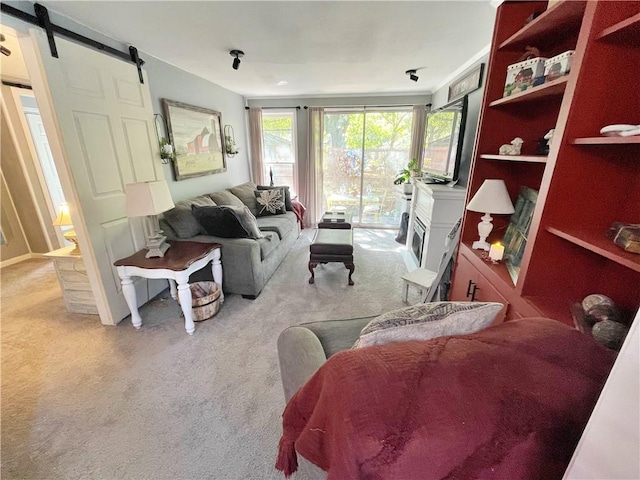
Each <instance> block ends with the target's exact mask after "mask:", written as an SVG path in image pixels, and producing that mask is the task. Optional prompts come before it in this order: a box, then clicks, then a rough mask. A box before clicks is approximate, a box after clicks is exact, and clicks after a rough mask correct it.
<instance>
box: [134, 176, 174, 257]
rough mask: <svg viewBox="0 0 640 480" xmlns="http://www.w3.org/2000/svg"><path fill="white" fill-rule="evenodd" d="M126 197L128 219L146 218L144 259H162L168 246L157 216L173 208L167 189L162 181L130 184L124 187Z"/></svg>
mask: <svg viewBox="0 0 640 480" xmlns="http://www.w3.org/2000/svg"><path fill="white" fill-rule="evenodd" d="M125 193H126V195H127V215H128V216H129V217H146V218H145V222H144V227H145V228H144V236H145V237H146V240H147V245H146V247H145V248H146V249H147V250H148V252H147V254H146V255H145V256H146V258H151V257H164V253H165V252H166V251H167V250H168V249H169V247H170V245H169V244H168V243H166V242H165V240H166V239H167V237H166V236H164V235H162V230H160V224H159V223H158V214H159V213H162V212H166V211H167V210H170V209H172V208H173V207H174V205H173V200H172V199H171V193H169V187H168V185H167V182H165V181H164V180H156V181H153V182H140V183H130V184H128V185H125Z"/></svg>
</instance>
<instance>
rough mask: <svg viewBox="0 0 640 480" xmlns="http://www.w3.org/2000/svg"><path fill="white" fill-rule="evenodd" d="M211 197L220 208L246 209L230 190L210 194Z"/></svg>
mask: <svg viewBox="0 0 640 480" xmlns="http://www.w3.org/2000/svg"><path fill="white" fill-rule="evenodd" d="M209 196H210V197H211V199H212V200H213V201H214V202H215V203H216V205H218V206H225V207H226V206H229V205H234V206H236V207H244V203H242V200H240V199H239V198H238V197H236V196H235V195H234V194H233V193H231V192H230V191H229V190H221V191H219V192H214V193H210V194H209Z"/></svg>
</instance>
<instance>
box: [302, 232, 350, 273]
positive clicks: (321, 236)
mask: <svg viewBox="0 0 640 480" xmlns="http://www.w3.org/2000/svg"><path fill="white" fill-rule="evenodd" d="M309 253H310V254H309V271H310V272H311V278H310V279H309V283H311V284H312V283H314V281H315V276H314V273H313V269H314V268H316V267H317V266H318V264H319V263H329V262H342V263H344V266H345V267H346V268H347V269H349V285H353V280H351V275H352V274H353V272H354V270H355V269H356V267H355V265H354V263H353V230H351V229H349V230H346V229H333V228H319V229H317V230H316V234H315V236H314V237H313V241H312V242H311V245H310V246H309Z"/></svg>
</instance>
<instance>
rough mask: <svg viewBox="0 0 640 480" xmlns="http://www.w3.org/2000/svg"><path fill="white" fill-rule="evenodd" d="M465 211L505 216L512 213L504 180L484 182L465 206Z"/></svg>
mask: <svg viewBox="0 0 640 480" xmlns="http://www.w3.org/2000/svg"><path fill="white" fill-rule="evenodd" d="M467 210H471V211H472V212H481V213H497V214H506V215H508V214H511V213H513V212H514V209H513V203H511V198H509V192H507V186H506V185H505V184H504V180H493V179H491V180H485V181H484V183H483V184H482V185H481V186H480V188H479V189H478V191H477V192H476V194H475V195H474V196H473V198H472V199H471V201H470V202H469V203H468V204H467Z"/></svg>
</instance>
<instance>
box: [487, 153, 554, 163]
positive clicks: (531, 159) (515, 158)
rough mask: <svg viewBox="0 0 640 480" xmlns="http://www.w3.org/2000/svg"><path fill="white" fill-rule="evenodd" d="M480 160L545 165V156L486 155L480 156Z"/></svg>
mask: <svg viewBox="0 0 640 480" xmlns="http://www.w3.org/2000/svg"><path fill="white" fill-rule="evenodd" d="M480 158H484V159H485V160H501V161H504V162H529V163H547V158H548V157H547V156H546V155H487V154H482V155H480Z"/></svg>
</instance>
